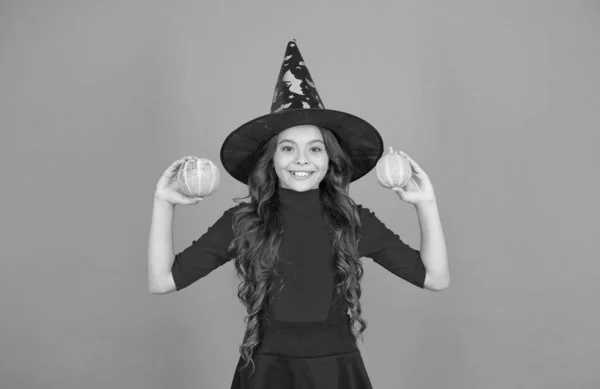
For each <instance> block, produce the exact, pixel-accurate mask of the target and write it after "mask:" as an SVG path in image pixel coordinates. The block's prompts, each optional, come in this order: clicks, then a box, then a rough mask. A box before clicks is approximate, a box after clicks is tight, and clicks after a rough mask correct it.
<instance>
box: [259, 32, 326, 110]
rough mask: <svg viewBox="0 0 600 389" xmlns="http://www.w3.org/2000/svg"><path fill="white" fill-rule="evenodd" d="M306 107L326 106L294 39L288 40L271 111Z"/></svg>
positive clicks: (321, 107)
mask: <svg viewBox="0 0 600 389" xmlns="http://www.w3.org/2000/svg"><path fill="white" fill-rule="evenodd" d="M306 108H320V109H323V108H325V107H324V106H323V101H322V100H321V97H320V96H319V92H318V91H317V88H316V86H315V83H314V81H313V79H312V77H311V75H310V72H309V71H308V67H307V66H306V62H304V59H303V58H302V54H300V49H298V45H297V44H296V40H295V39H294V40H291V41H289V42H288V44H287V47H286V49H285V55H284V57H283V63H282V64H281V69H280V71H279V77H277V83H276V84H275V92H274V93H273V101H272V102H271V113H277V112H281V111H285V110H289V109H306Z"/></svg>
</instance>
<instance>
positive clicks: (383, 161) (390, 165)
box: [375, 147, 412, 188]
mask: <svg viewBox="0 0 600 389" xmlns="http://www.w3.org/2000/svg"><path fill="white" fill-rule="evenodd" d="M375 172H376V173H377V181H378V182H379V184H380V185H381V186H383V187H385V188H392V187H395V186H404V185H406V184H407V183H408V181H410V179H411V177H412V169H411V166H410V162H409V161H408V159H406V158H405V157H403V156H402V155H400V154H399V153H397V152H395V151H394V149H393V148H391V147H390V149H389V152H388V154H386V155H384V156H383V157H381V158H380V159H379V161H377V166H375Z"/></svg>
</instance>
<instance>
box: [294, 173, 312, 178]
mask: <svg viewBox="0 0 600 389" xmlns="http://www.w3.org/2000/svg"><path fill="white" fill-rule="evenodd" d="M291 173H292V175H294V176H299V177H307V176H309V175H311V174H312V172H291Z"/></svg>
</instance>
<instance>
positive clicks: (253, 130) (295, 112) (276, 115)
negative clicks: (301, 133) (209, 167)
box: [220, 39, 383, 185]
mask: <svg viewBox="0 0 600 389" xmlns="http://www.w3.org/2000/svg"><path fill="white" fill-rule="evenodd" d="M303 124H312V125H315V126H319V127H324V128H327V129H329V130H331V131H332V132H333V134H334V135H335V137H336V138H337V140H338V142H339V143H340V146H341V147H342V148H343V149H344V150H345V151H346V152H347V153H348V155H349V156H350V158H351V159H352V163H353V168H354V169H353V170H354V172H353V174H352V178H351V180H350V182H352V181H356V180H358V179H359V178H361V177H362V176H364V175H365V174H367V173H368V172H370V171H371V170H372V169H373V168H374V167H375V166H376V165H377V162H378V161H379V159H380V158H381V155H382V154H383V140H382V138H381V135H380V134H379V132H378V131H377V130H376V129H375V127H373V126H372V125H371V124H369V123H368V122H367V121H365V120H363V119H361V118H359V117H357V116H354V115H352V114H349V113H346V112H341V111H335V110H331V109H326V108H325V107H324V105H323V101H322V100H321V97H320V96H319V93H318V92H317V88H316V87H315V83H314V81H313V79H312V77H311V76H310V73H309V72H308V68H307V67H306V63H305V62H304V59H303V58H302V55H301V54H300V50H299V49H298V45H297V44H296V40H295V39H294V40H291V41H290V42H289V43H288V45H287V48H286V50H285V56H284V58H283V64H282V65H281V70H280V71H279V77H277V84H276V85H275V92H274V93H273V101H272V103H271V112H270V113H269V114H266V115H263V116H260V117H258V118H256V119H252V120H250V121H249V122H247V123H245V124H243V125H241V126H240V127H238V128H237V129H236V130H234V131H233V132H231V133H230V134H229V135H228V136H227V138H226V139H225V141H224V142H223V145H222V146H221V153H220V157H221V163H222V164H223V167H224V168H225V170H226V171H227V172H228V173H229V174H230V175H231V176H232V177H233V178H235V179H236V180H238V181H239V182H241V183H243V184H245V185H248V177H249V175H250V172H251V171H252V169H253V168H254V163H255V152H256V150H257V149H258V147H259V146H260V145H261V143H262V142H264V141H266V140H267V139H269V138H270V137H272V136H274V135H277V134H279V133H280V132H282V131H284V130H285V129H287V128H289V127H293V126H298V125H303Z"/></svg>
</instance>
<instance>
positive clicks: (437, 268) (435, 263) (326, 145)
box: [148, 41, 450, 389]
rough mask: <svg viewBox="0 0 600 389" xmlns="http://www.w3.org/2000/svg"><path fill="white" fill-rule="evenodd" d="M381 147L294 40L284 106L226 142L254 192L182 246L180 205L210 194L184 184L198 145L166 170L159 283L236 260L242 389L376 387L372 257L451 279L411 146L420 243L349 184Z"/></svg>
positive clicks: (404, 274)
mask: <svg viewBox="0 0 600 389" xmlns="http://www.w3.org/2000/svg"><path fill="white" fill-rule="evenodd" d="M382 153H383V144H382V140H381V137H380V135H379V133H378V132H377V130H375V129H374V128H373V127H372V126H371V125H370V124H368V123H367V122H365V121H364V120H362V119H360V118H358V117H356V116H353V115H350V114H347V113H343V112H339V111H332V110H326V109H325V108H324V107H323V105H322V102H321V99H320V97H319V95H318V93H317V91H316V89H315V87H314V82H313V81H312V78H311V77H310V74H309V73H308V70H307V68H306V65H305V63H304V61H303V60H302V57H301V56H300V53H299V51H298V48H297V46H296V44H295V41H291V42H289V44H288V47H287V49H286V55H285V59H284V63H283V65H282V69H281V71H280V75H279V78H278V82H277V86H276V89H275V95H274V99H273V104H272V107H271V113H270V114H268V115H265V116H262V117H260V118H258V119H254V120H252V121H250V122H248V123H246V124H244V125H243V126H241V127H240V128H238V129H237V130H235V131H234V132H232V133H231V134H230V135H229V136H228V137H227V138H226V140H225V142H224V144H223V146H222V148H221V162H222V164H223V166H224V168H225V169H226V170H227V172H228V173H229V174H230V175H231V176H232V177H234V178H235V179H237V180H239V181H240V182H242V183H245V184H247V185H248V188H249V195H248V196H247V197H249V198H250V202H249V203H240V204H238V205H236V206H234V207H232V208H230V209H228V210H226V211H225V212H224V213H223V216H221V217H220V218H219V219H218V220H217V221H216V222H215V223H214V224H213V225H212V226H211V227H210V228H209V229H208V231H207V232H206V233H205V234H204V235H202V236H201V237H200V238H199V239H198V240H196V241H194V242H193V243H192V244H191V245H190V246H189V247H187V248H186V249H185V250H183V251H182V252H180V253H178V254H177V255H174V251H173V247H172V216H173V208H174V206H175V205H176V204H183V205H188V204H196V203H198V202H199V201H202V199H200V198H189V197H186V196H185V195H183V194H182V193H181V192H180V191H178V190H177V187H176V186H177V184H176V172H177V170H178V168H179V166H180V165H181V164H182V163H184V162H185V161H186V160H187V159H189V158H190V157H185V158H182V159H180V160H178V161H175V162H174V163H173V164H171V166H169V168H168V169H167V170H166V171H165V172H164V174H163V175H162V177H161V178H160V180H159V181H158V183H157V186H156V191H155V202H154V212H153V219H152V228H151V238H150V246H149V260H148V276H149V287H150V290H151V291H152V292H153V293H157V294H164V293H170V292H172V291H175V290H177V291H179V290H181V289H183V288H185V287H187V286H189V285H191V284H192V283H194V282H196V281H197V280H199V279H200V278H202V277H204V276H206V275H208V274H209V273H210V272H211V271H212V270H214V269H216V268H217V267H219V266H221V265H223V264H225V263H227V262H228V261H229V260H231V259H234V266H235V269H236V271H237V274H238V276H239V278H240V280H241V282H240V285H239V288H238V297H239V299H240V300H241V301H242V303H243V304H244V306H245V307H246V310H247V314H248V315H247V316H246V318H245V322H246V323H247V328H246V332H245V334H244V339H243V342H242V345H241V346H240V358H239V360H238V364H237V366H236V369H235V372H234V375H233V381H232V384H231V388H232V389H259V388H260V389H292V388H294V389H300V388H301V389H309V388H311V389H336V388H339V389H342V388H343V389H372V386H371V382H370V380H369V377H368V374H367V372H366V370H365V366H364V363H363V360H362V357H361V354H360V351H359V349H358V348H357V343H356V340H357V339H358V338H361V339H362V333H363V332H364V331H365V329H366V328H367V322H366V320H365V319H364V318H363V317H362V315H361V313H362V311H361V305H360V296H361V289H360V281H361V278H362V275H363V269H362V265H361V261H360V258H361V257H370V258H372V259H373V260H374V261H375V262H377V263H378V264H380V265H381V266H383V267H384V268H386V269H387V270H389V271H391V272H392V273H394V274H396V275H397V276H399V277H401V278H402V279H404V280H406V281H408V282H410V283H412V284H413V285H415V286H417V287H420V288H426V289H429V290H442V289H445V288H447V286H448V284H449V279H450V278H449V271H448V264H447V259H446V250H445V243H444V237H443V233H442V229H441V224H440V222H439V216H438V214H437V205H436V200H435V195H434V192H433V187H432V185H431V183H430V181H429V179H428V177H427V174H426V173H425V172H424V171H423V170H422V169H421V168H420V167H419V166H418V165H417V164H416V162H415V161H413V160H412V159H411V158H410V157H409V156H408V155H406V154H404V153H402V155H404V156H405V157H406V158H407V159H408V160H409V162H410V164H411V167H412V169H413V178H412V179H411V181H410V182H409V183H408V184H407V185H406V186H405V187H403V188H399V187H396V188H393V190H394V191H396V193H398V196H399V197H400V199H401V200H403V201H406V202H408V203H411V204H414V205H415V207H416V208H417V213H418V217H419V222H420V225H421V235H422V236H421V242H422V244H421V251H419V250H415V249H413V248H411V247H410V246H408V245H406V244H405V243H404V242H402V240H401V239H400V238H399V236H398V235H396V234H395V233H393V232H392V231H391V230H389V229H388V228H387V227H386V226H385V225H384V224H383V223H382V222H381V221H380V220H379V219H378V218H377V217H376V216H375V214H374V213H373V212H371V211H370V210H369V209H368V208H365V207H363V206H362V205H360V204H355V203H354V201H353V200H352V199H351V198H350V196H349V195H348V187H349V184H350V183H351V182H353V181H355V180H357V179H358V178H360V177H362V176H364V175H365V174H367V173H368V172H369V171H370V170H372V169H373V167H374V166H375V165H376V163H377V161H378V160H379V158H380V157H381V155H382ZM235 200H240V199H235ZM356 325H358V329H357V328H356ZM250 364H252V366H249V365H250Z"/></svg>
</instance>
